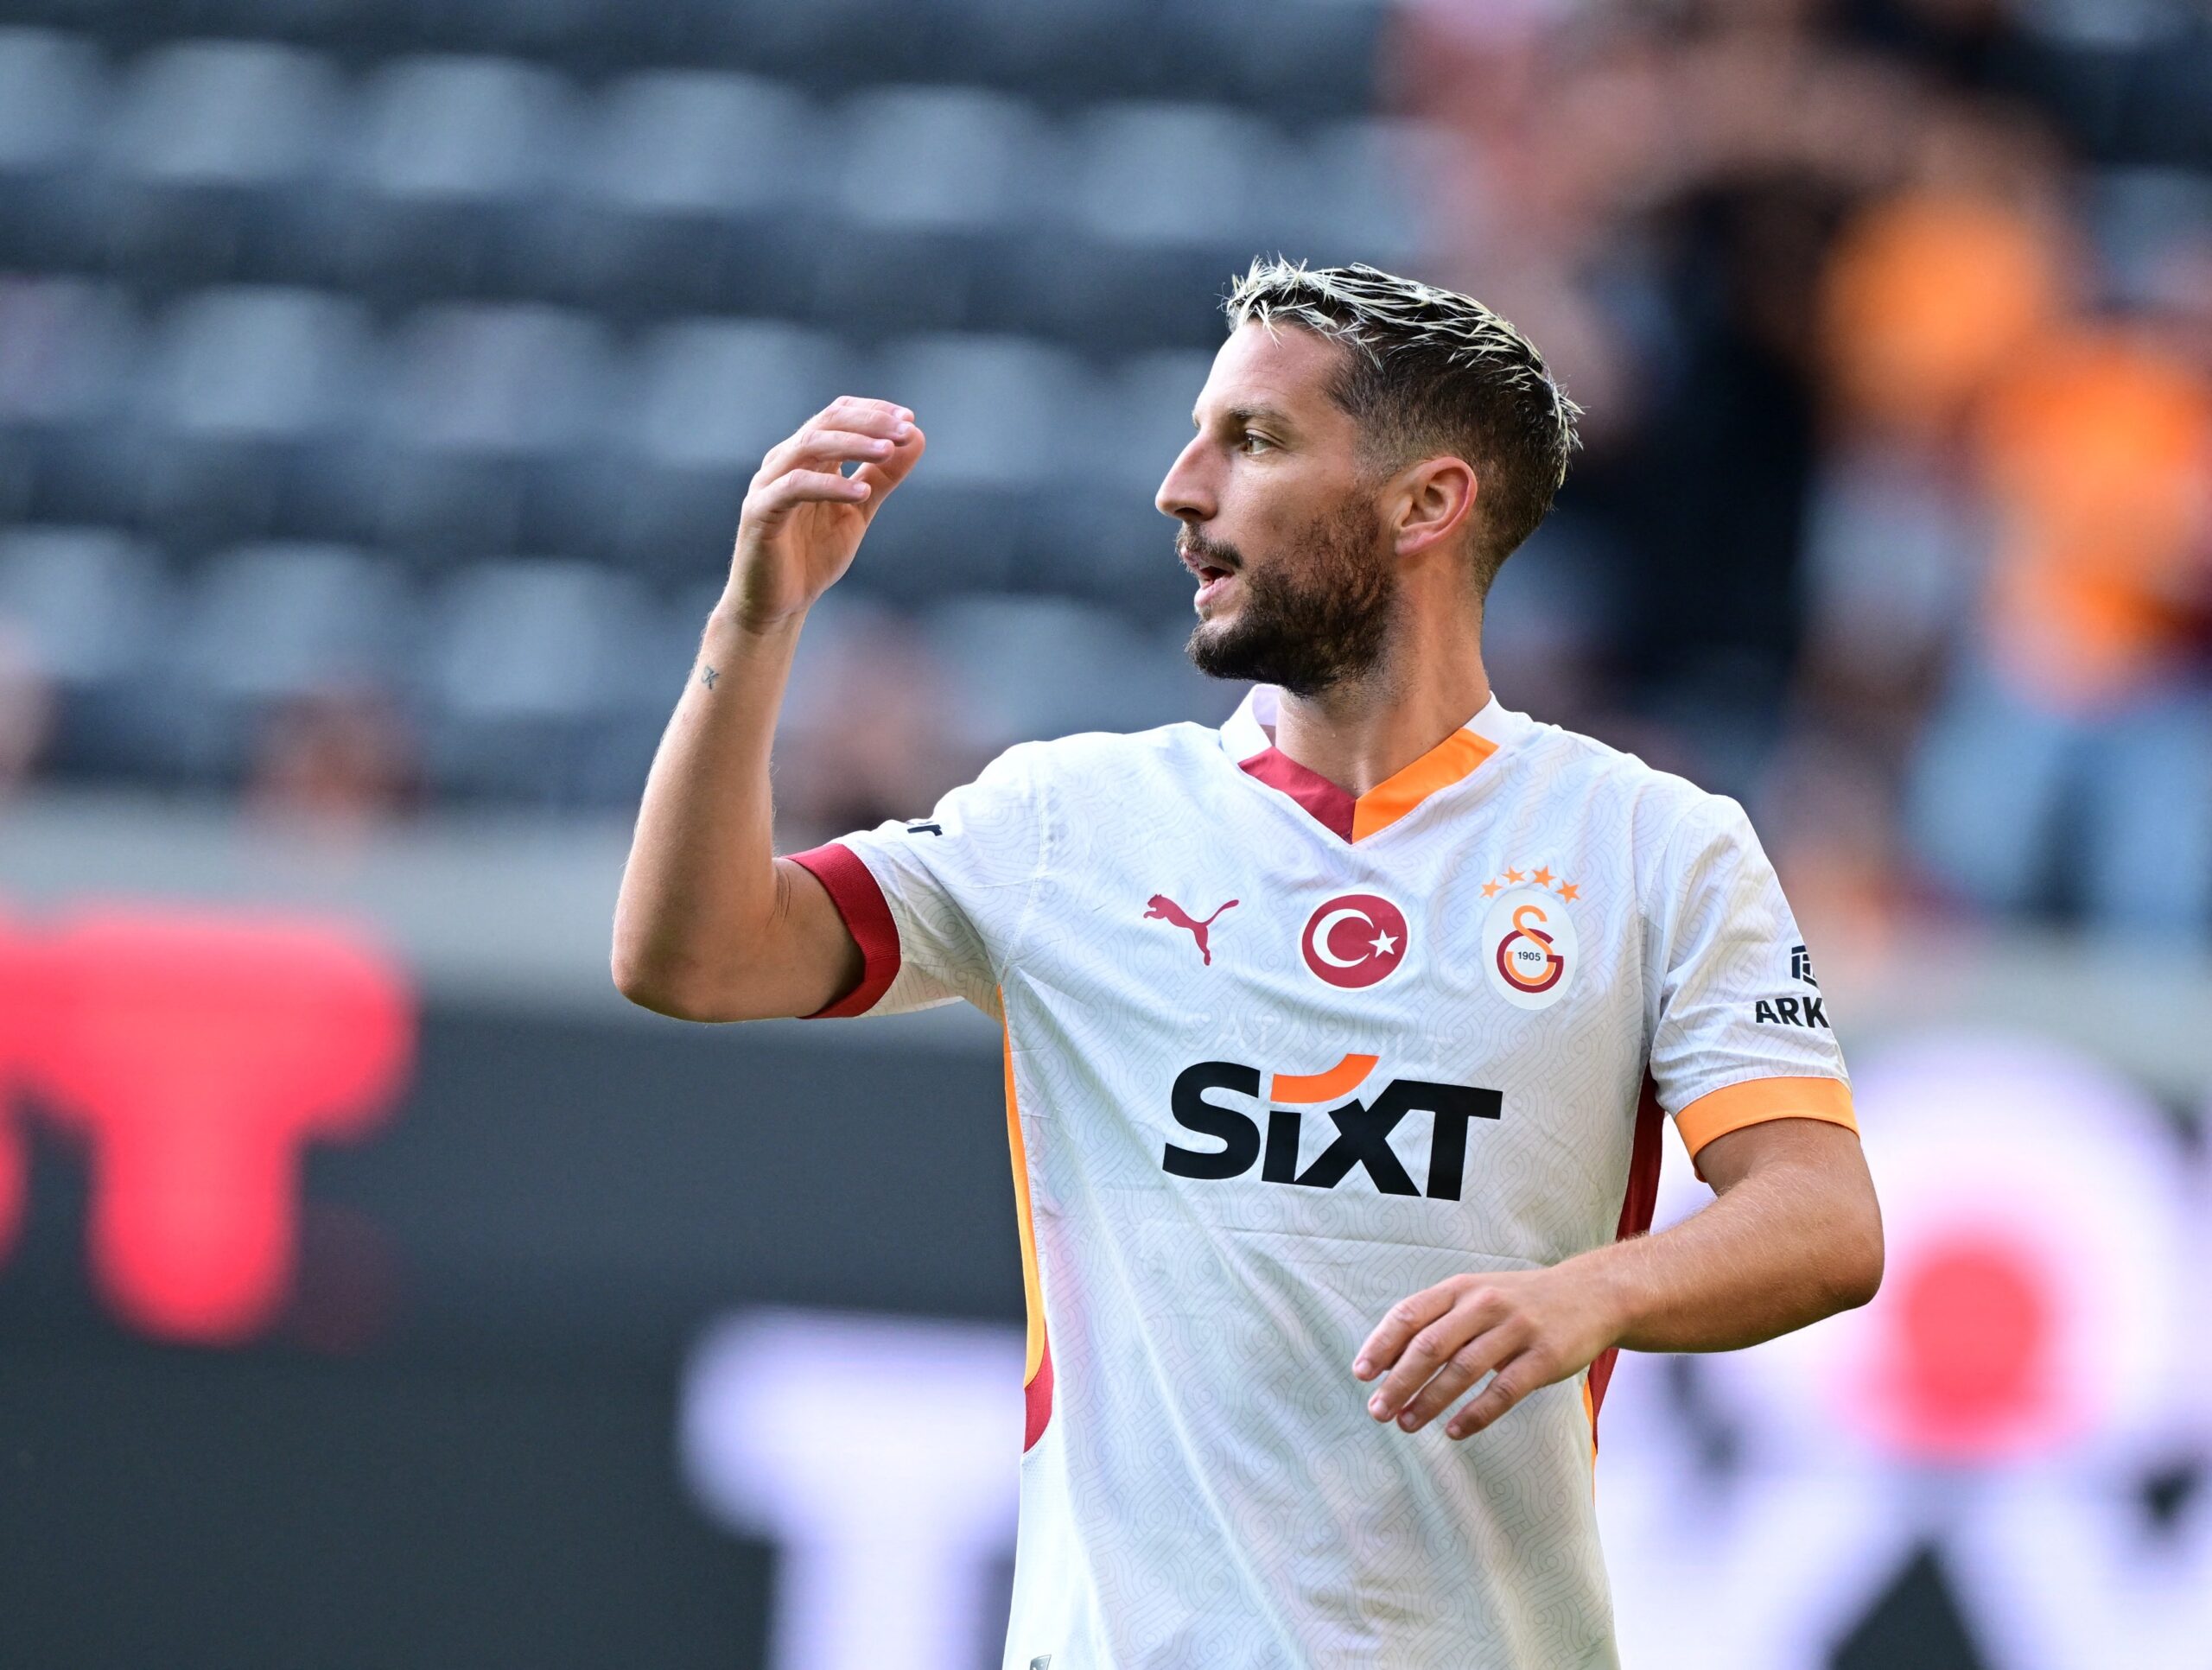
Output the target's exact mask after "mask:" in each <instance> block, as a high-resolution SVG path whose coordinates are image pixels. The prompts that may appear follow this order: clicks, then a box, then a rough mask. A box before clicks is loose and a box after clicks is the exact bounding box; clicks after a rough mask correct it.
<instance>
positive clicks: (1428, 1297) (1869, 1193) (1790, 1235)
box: [1352, 1119, 1882, 1438]
mask: <svg viewBox="0 0 2212 1670" xmlns="http://www.w3.org/2000/svg"><path fill="white" fill-rule="evenodd" d="M1698 1167H1699V1170H1700V1172H1703V1174H1704V1175H1705V1177H1706V1178H1707V1181H1709V1182H1710V1183H1711V1184H1713V1187H1714V1188H1715V1189H1716V1190H1718V1191H1719V1198H1718V1199H1717V1200H1715V1201H1714V1202H1713V1204H1711V1205H1710V1206H1708V1207H1707V1208H1706V1209H1705V1210H1703V1211H1701V1212H1699V1213H1697V1214H1695V1215H1694V1216H1691V1217H1689V1218H1688V1219H1685V1220H1684V1221H1683V1222H1681V1223H1678V1224H1676V1225H1675V1227H1674V1228H1672V1229H1667V1230H1664V1231H1662V1232H1661V1233H1660V1234H1658V1235H1644V1236H1639V1237H1637V1238H1636V1239H1633V1240H1630V1241H1617V1242H1615V1243H1614V1244H1613V1245H1611V1246H1609V1247H1600V1248H1596V1249H1595V1250H1593V1251H1591V1252H1587V1253H1584V1254H1580V1256H1578V1257H1575V1258H1571V1259H1567V1260H1565V1261H1563V1262H1561V1263H1560V1264H1556V1265H1554V1266H1553V1267H1551V1268H1549V1269H1548V1270H1515V1271H1508V1272H1503V1273H1496V1274H1491V1275H1465V1276H1455V1277H1453V1278H1452V1279H1450V1280H1448V1281H1443V1282H1439V1283H1438V1284H1437V1285H1436V1286H1433V1287H1429V1288H1425V1289H1423V1290H1422V1291H1421V1292H1418V1293H1415V1294H1414V1295H1412V1296H1411V1297H1410V1298H1408V1299H1404V1300H1402V1301H1401V1302H1400V1303H1398V1304H1397V1305H1393V1306H1392V1307H1391V1309H1390V1311H1389V1315H1387V1316H1386V1317H1384V1318H1383V1321H1382V1323H1381V1324H1380V1325H1378V1326H1377V1327H1376V1330H1375V1331H1374V1332H1373V1333H1372V1334H1370V1336H1369V1337H1368V1339H1367V1343H1365V1344H1363V1346H1361V1347H1360V1349H1359V1355H1358V1356H1357V1359H1356V1360H1355V1361H1354V1362H1353V1365H1352V1373H1353V1375H1355V1376H1357V1378H1358V1379H1361V1380H1371V1379H1374V1378H1375V1377H1376V1375H1381V1376H1383V1383H1382V1384H1381V1385H1380V1386H1378V1387H1376V1389H1375V1393H1374V1395H1373V1397H1372V1398H1371V1399H1370V1402H1369V1404H1368V1413H1370V1414H1371V1415H1373V1416H1374V1417H1375V1419H1377V1420H1395V1421H1396V1422H1397V1423H1398V1425H1399V1426H1402V1427H1403V1428H1404V1429H1405V1430H1406V1431H1408V1432H1414V1431H1415V1430H1417V1429H1418V1428H1420V1427H1421V1426H1426V1425H1427V1423H1428V1422H1429V1421H1431V1420H1433V1419H1435V1418H1436V1417H1437V1416H1438V1415H1439V1414H1441V1413H1443V1412H1444V1411H1445V1410H1446V1408H1448V1407H1450V1406H1451V1405H1452V1403H1453V1402H1454V1401H1455V1400H1458V1399H1459V1397H1460V1396H1461V1395H1462V1394H1464V1393H1465V1392H1466V1391H1467V1390H1468V1388H1469V1387H1472V1386H1473V1385H1474V1384H1475V1383H1476V1382H1477V1381H1479V1380H1481V1379H1482V1377H1483V1376H1484V1375H1487V1374H1491V1371H1492V1370H1493V1369H1494V1370H1496V1371H1497V1372H1496V1374H1495V1376H1494V1377H1493V1378H1492V1379H1491V1383H1490V1384H1489V1385H1488V1386H1487V1387H1484V1389H1483V1391H1482V1393H1481V1394H1480V1395H1479V1396H1478V1397H1476V1398H1474V1399H1472V1400H1470V1401H1469V1402H1468V1404H1467V1405H1466V1406H1465V1407H1464V1408H1462V1409H1461V1410H1459V1413H1456V1414H1455V1415H1453V1416H1452V1419H1451V1420H1450V1422H1449V1423H1447V1425H1446V1427H1445V1431H1446V1433H1447V1434H1448V1435H1449V1436H1451V1437H1452V1438H1465V1437H1466V1436H1467V1435H1468V1434H1469V1433H1471V1432H1480V1431H1481V1430H1482V1429H1483V1428H1484V1427H1485V1426H1489V1425H1490V1424H1491V1422H1492V1421H1494V1420H1496V1419H1497V1418H1498V1417H1499V1416H1500V1415H1502V1414H1503V1413H1505V1412H1506V1411H1507V1410H1508V1409H1510V1408H1511V1407H1512V1406H1514V1405H1515V1404H1516V1403H1517V1402H1519V1401H1520V1400H1522V1398H1524V1397H1526V1396H1527V1395H1528V1394H1529V1393H1531V1392H1533V1391H1535V1390H1536V1389H1537V1388H1538V1387H1543V1386H1548V1385H1550V1384H1551V1383H1552V1382H1553V1381H1560V1380H1564V1379H1566V1378H1567V1376H1568V1375H1574V1374H1580V1372H1581V1371H1582V1370H1583V1369H1584V1368H1587V1367H1589V1365H1590V1364H1591V1363H1592V1362H1593V1361H1594V1360H1595V1359H1596V1358H1597V1357H1598V1356H1599V1354H1600V1353H1601V1352H1603V1351H1605V1350H1606V1349H1610V1348H1611V1347H1613V1346H1616V1345H1621V1346H1626V1347H1628V1348H1629V1349H1631V1350H1637V1351H1732V1350H1735V1349H1738V1348H1740V1347H1743V1346H1746V1345H1757V1344H1758V1343H1760V1342H1761V1341H1763V1340H1769V1339H1772V1338H1773V1337H1775V1336H1777V1334H1786V1333H1789V1332H1790V1331H1791V1330H1793V1329H1797V1328H1802V1327H1804V1326H1805V1325H1806V1324H1808V1323H1814V1322H1818V1321H1819V1320H1820V1319H1821V1318H1822V1317H1825V1316H1830V1315H1833V1314H1834V1312H1836V1311H1843V1310H1848V1309H1850V1308H1851V1307H1852V1306H1853V1305H1864V1304H1865V1303H1866V1301H1867V1300H1868V1299H1872V1298H1873V1296H1874V1292H1875V1290H1876V1289H1877V1288H1878V1286H1880V1285H1881V1280H1882V1217H1881V1210H1880V1207H1879V1206H1878V1203H1876V1201H1875V1198H1874V1184H1873V1180H1872V1178H1870V1177H1869V1176H1868V1175H1867V1172H1866V1159H1865V1158H1864V1156H1863V1155H1862V1154H1861V1153H1860V1152H1859V1139H1858V1137H1857V1135H1856V1134H1855V1133H1853V1132H1850V1131H1848V1130H1846V1129H1845V1128H1844V1127H1841V1126H1840V1125H1830V1124H1827V1123H1824V1122H1822V1121H1817V1120H1807V1119H1778V1120H1770V1121H1767V1122H1765V1123H1764V1124H1759V1125H1751V1126H1746V1127H1744V1128H1743V1129H1741V1130H1738V1131H1732V1132H1730V1133H1728V1134H1727V1135H1726V1136H1722V1137H1716V1138H1714V1139H1713V1140H1712V1141H1711V1142H1709V1143H1707V1145H1706V1146H1704V1147H1703V1148H1702V1149H1701V1150H1700V1151H1699V1153H1698Z"/></svg>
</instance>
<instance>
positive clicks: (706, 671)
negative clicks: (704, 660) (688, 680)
mask: <svg viewBox="0 0 2212 1670" xmlns="http://www.w3.org/2000/svg"><path fill="white" fill-rule="evenodd" d="M720 677H721V674H720V673H718V672H716V671H715V670H714V669H713V668H712V667H709V666H704V665H702V666H701V668H700V669H699V682H700V683H702V684H704V685H705V686H706V687H707V688H708V689H710V690H711V689H714V688H715V680H716V679H718V678H720Z"/></svg>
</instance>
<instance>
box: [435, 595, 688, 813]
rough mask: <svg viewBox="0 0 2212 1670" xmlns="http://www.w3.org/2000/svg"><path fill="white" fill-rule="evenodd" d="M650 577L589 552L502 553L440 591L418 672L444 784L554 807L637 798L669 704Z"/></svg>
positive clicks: (470, 793)
mask: <svg viewBox="0 0 2212 1670" xmlns="http://www.w3.org/2000/svg"><path fill="white" fill-rule="evenodd" d="M665 640H666V633H665V629H664V623H663V622H662V621H661V620H660V619H658V610H657V608H656V606H655V605H654V602H653V600H652V597H651V595H650V594H648V593H647V592H646V590H645V587H642V586H641V585H639V582H638V581H636V580H635V579H633V578H632V577H631V576H629V575H623V574H620V573H618V572H615V571H613V570H611V569H608V568H603V567H601V566H599V565H597V564H595V563H588V562H572V561H560V560H556V559H551V558H524V557H510V558H500V559H497V560H494V561H491V562H479V563H474V564H471V565H469V566H468V567H467V568H461V569H459V570H457V571H456V572H454V574H452V575H450V576H449V577H448V579H447V580H446V581H444V583H443V584H442V586H440V587H438V589H437V592H436V594H435V599H434V600H433V602H432V604H431V606H430V613H429V620H428V622H427V625H426V630H425V634H424V640H423V659H422V661H421V663H420V666H419V672H418V678H419V681H420V686H419V687H420V689H421V693H422V697H423V702H424V704H425V708H426V710H427V711H426V722H427V723H428V724H429V727H430V733H429V750H430V768H431V771H432V772H433V774H434V776H435V779H436V781H437V783H438V784H439V786H440V787H441V788H442V789H444V790H445V791H448V792H449V793H453V794H456V795H460V796H463V797H484V796H492V797H505V798H519V799H522V800H525V801H534V802H536V803H539V804H541V805H546V806H563V805H565V806H578V805H608V804H619V803H621V802H623V801H624V800H626V799H627V800H634V799H635V797H636V795H637V793H638V791H639V788H640V787H642V785H643V784H644V780H645V765H646V762H647V761H648V760H649V759H651V757H652V737H653V736H654V735H655V734H657V733H658V728H659V724H660V721H661V720H662V719H663V718H664V717H665V715H664V714H663V713H661V712H658V711H655V710H652V709H649V708H647V707H646V704H647V703H648V702H650V703H652V704H653V705H654V708H658V706H661V705H664V704H663V701H662V699H663V698H664V697H665V695H666V689H665V688H664V686H665V680H664V678H655V677H654V676H652V674H653V672H654V671H656V670H662V671H664V669H656V668H655V666H654V664H653V662H652V659H651V658H650V657H649V656H648V654H647V653H646V652H647V651H649V650H650V649H651V647H652V645H655V644H657V643H664V642H665Z"/></svg>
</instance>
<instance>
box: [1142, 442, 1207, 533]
mask: <svg viewBox="0 0 2212 1670" xmlns="http://www.w3.org/2000/svg"><path fill="white" fill-rule="evenodd" d="M1205 457H1206V448H1205V436H1204V435H1192V437H1191V440H1190V444H1189V445H1187V446H1185V448H1183V450H1182V451H1181V452H1180V453H1179V454H1177V455H1176V459H1175V461H1174V462H1173V464H1171V465H1169V466H1168V467H1167V475H1166V479H1164V480H1163V481H1161V482H1160V491H1159V492H1156V493H1154V495H1153V496H1152V502H1153V504H1154V505H1156V506H1157V507H1158V508H1159V511H1160V514H1161V515H1162V516H1172V517H1173V518H1175V519H1176V520H1177V521H1179V522H1193V521H1195V522H1205V521H1209V520H1211V518H1212V517H1213V514H1214V512H1215V511H1216V510H1217V509H1218V508H1219V506H1218V505H1217V502H1216V499H1215V496H1214V491H1213V485H1212V483H1211V482H1210V481H1209V480H1207V479H1206V470H1205Z"/></svg>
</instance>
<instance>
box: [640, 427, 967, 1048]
mask: <svg viewBox="0 0 2212 1670" xmlns="http://www.w3.org/2000/svg"><path fill="white" fill-rule="evenodd" d="M924 444H925V443H924V441H923V436H922V433H921V431H920V430H919V429H917V428H915V427H914V424H913V414H912V412H910V411H908V410H906V408H905V407H903V406H895V405H893V404H892V403H890V402H888V401H882V400H861V399H855V398H850V397H848V398H845V399H842V400H838V401H836V402H834V403H831V404H830V405H829V406H828V407H826V408H825V409H824V410H822V411H821V412H819V413H817V415H816V416H814V418H812V419H811V420H810V422H808V423H807V424H806V426H805V427H804V428H803V429H800V430H799V431H798V433H797V434H796V435H792V436H791V438H790V439H789V440H787V441H784V442H783V443H782V444H781V445H779V446H778V447H777V448H775V449H774V450H772V452H770V453H769V454H768V456H767V458H766V460H765V461H764V462H763V463H762V465H761V467H760V473H759V474H757V475H755V476H754V477H753V485H752V487H751V489H750V491H748V492H747V494H746V498H745V508H744V511H743V513H742V515H741V517H740V518H739V522H738V534H737V549H736V552H735V554H734V556H733V558H732V560H731V564H730V578H729V585H728V587H727V588H726V589H725V590H724V592H723V594H722V596H721V600H720V601H719V602H718V603H717V604H716V605H715V609H714V612H713V613H712V614H711V615H709V618H708V620H707V627H706V632H705V633H704V635H703V636H702V638H701V640H700V645H699V660H698V664H696V666H694V667H693V668H692V670H691V676H690V682H689V683H687V684H686V685H685V687H684V690H683V695H682V697H681V698H680V699H678V701H677V704H676V712H675V714H674V715H673V716H672V717H671V719H670V720H669V722H668V729H667V731H666V732H665V733H664V734H663V735H662V737H661V742H660V747H659V749H658V752H656V753H655V754H654V756H653V764H652V772H650V773H649V774H648V775H647V777H646V779H645V797H644V801H643V803H641V804H640V806H639V811H638V825H637V830H636V832H635V834H634V835H632V839H631V843H630V857H629V861H628V862H627V863H626V865H625V866H624V867H623V870H622V890H621V893H620V897H619V898H617V900H616V903H615V906H614V948H613V975H614V984H615V986H616V987H617V988H618V989H619V990H620V992H621V993H622V994H623V995H624V996H625V997H626V998H628V999H629V1000H631V1001H632V1002H633V1003H637V1004H640V1005H642V1006H645V1008H648V1009H652V1010H657V1011H658V1012H659V1013H662V1014H665V1015H673V1016H676V1017H677V1018H678V1019H684V1020H752V1019H762V1018H765V1017H767V1016H771V1015H799V1014H810V1013H813V1012H814V1011H815V1010H817V1009H819V1008H820V1007H822V1006H823V1005H824V1004H826V1003H828V1002H829V1001H830V1000H833V999H834V998H836V996H837V995H838V994H839V993H840V992H842V991H844V990H846V989H847V988H848V987H850V986H851V985H852V984H853V982H854V981H855V980H856V979H857V978H858V977H859V973H860V948H859V947H858V946H857V945H855V943H854V942H853V937H852V935H851V933H850V932H849V930H847V928H846V927H845V924H844V921H843V919H842V918H841V917H839V915H838V914H837V911H836V906H835V905H832V904H831V903H830V902H829V893H828V892H827V891H826V890H825V889H824V888H823V886H822V884H821V883H820V882H818V881H817V880H816V879H814V877H813V876H811V875H810V874H809V873H807V872H806V871H805V870H804V868H802V867H800V866H798V865H797V864H794V863H792V862H791V860H788V859H778V858H776V857H775V856H774V852H775V848H774V845H773V822H774V814H773V806H772V801H771V797H770V793H769V787H768V756H769V749H770V746H771V744H772V740H773V739H774V736H775V731H776V715H777V713H778V711H779V709H780V708H781V707H782V705H783V699H784V686H785V681H786V680H787V679H788V677H789V676H790V673H791V655H792V652H793V651H794V650H795V649H796V648H797V647H798V635H799V629H800V627H801V625H803V623H804V620H805V619H806V612H807V610H808V609H809V608H810V607H811V606H812V605H813V603H814V600H816V599H817V598H818V597H820V596H821V595H822V594H823V592H825V591H827V590H828V589H829V587H830V586H832V585H834V584H835V583H836V581H837V580H838V578H839V577H840V576H841V575H843V573H844V572H845V570H846V569H847V568H849V567H850V566H851V565H852V561H853V556H854V553H855V551H856V550H857V549H859V546H860V541H861V535H862V534H864V533H865V532H866V531H867V530H868V522H869V520H870V519H871V518H873V517H874V514H875V511H876V510H877V508H878V507H879V506H880V505H881V504H882V502H883V499H884V498H885V497H886V496H887V494H888V493H889V492H891V490H892V489H893V488H894V487H896V486H898V485H899V482H901V481H902V480H904V479H906V474H907V473H908V472H909V471H911V470H912V468H913V467H914V463H915V461H916V460H918V459H919V458H920V456H921V454H922V449H923V446H924ZM848 463H856V464H858V465H859V468H858V469H857V470H856V471H855V473H853V474H852V475H849V476H848V475H845V474H843V473H841V466H842V465H844V464H848Z"/></svg>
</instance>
